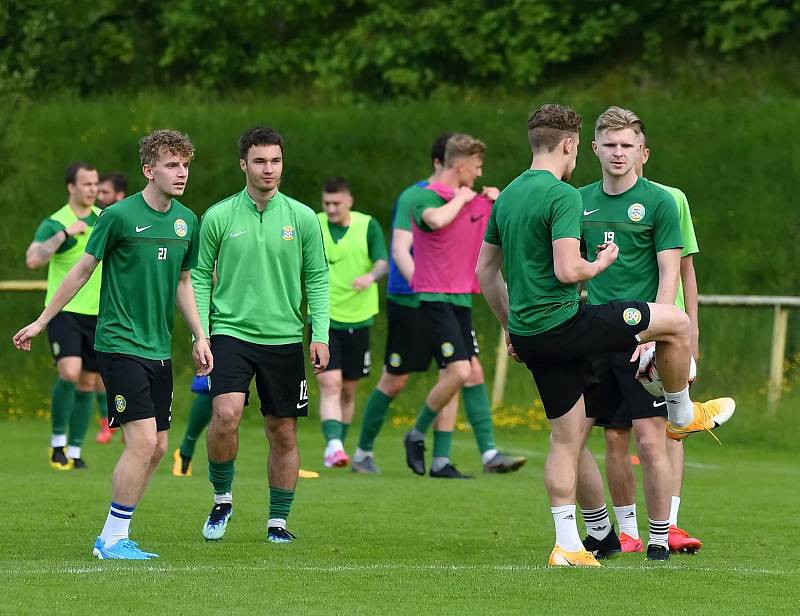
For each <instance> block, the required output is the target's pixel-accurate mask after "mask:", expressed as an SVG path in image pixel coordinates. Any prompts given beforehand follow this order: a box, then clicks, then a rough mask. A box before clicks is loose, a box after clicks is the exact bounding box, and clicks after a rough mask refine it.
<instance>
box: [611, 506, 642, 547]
mask: <svg viewBox="0 0 800 616" xmlns="http://www.w3.org/2000/svg"><path fill="white" fill-rule="evenodd" d="M614 516H615V517H616V518H617V524H619V532H621V533H625V534H626V535H628V536H629V537H632V538H633V539H638V538H639V524H638V522H637V521H636V503H633V504H632V505H625V506H624V507H614Z"/></svg>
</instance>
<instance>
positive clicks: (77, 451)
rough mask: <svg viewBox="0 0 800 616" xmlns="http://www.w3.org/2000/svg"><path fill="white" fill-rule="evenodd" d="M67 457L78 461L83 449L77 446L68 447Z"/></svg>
mask: <svg viewBox="0 0 800 616" xmlns="http://www.w3.org/2000/svg"><path fill="white" fill-rule="evenodd" d="M67 457H68V458H72V459H73V460H77V459H78V458H80V457H81V448H80V447H75V445H70V446H69V447H67Z"/></svg>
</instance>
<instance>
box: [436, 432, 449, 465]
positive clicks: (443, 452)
mask: <svg viewBox="0 0 800 616" xmlns="http://www.w3.org/2000/svg"><path fill="white" fill-rule="evenodd" d="M452 445H453V433H452V432H442V431H440V430H434V431H433V457H434V458H449V457H450V449H451V447H452Z"/></svg>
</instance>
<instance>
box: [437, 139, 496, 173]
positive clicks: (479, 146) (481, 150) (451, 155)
mask: <svg viewBox="0 0 800 616" xmlns="http://www.w3.org/2000/svg"><path fill="white" fill-rule="evenodd" d="M485 153H486V144H485V143H484V142H483V141H481V140H480V139H475V138H474V137H472V136H471V135H467V134H466V133H456V134H455V135H453V136H452V137H450V139H448V140H447V145H446V146H445V148H444V166H445V167H452V166H453V163H454V161H455V160H456V159H458V158H469V157H470V156H480V157H481V158H483V156H484V154H485Z"/></svg>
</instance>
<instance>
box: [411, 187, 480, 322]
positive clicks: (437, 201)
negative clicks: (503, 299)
mask: <svg viewBox="0 0 800 616" xmlns="http://www.w3.org/2000/svg"><path fill="white" fill-rule="evenodd" d="M445 203H447V201H445V200H444V199H442V198H441V197H440V196H439V195H437V194H436V193H435V192H433V191H432V190H428V189H427V188H423V189H421V191H420V192H418V193H414V195H413V201H412V216H413V218H414V222H415V223H416V224H417V227H419V229H420V231H422V232H423V233H430V232H431V231H432V229H431V228H430V227H429V226H428V225H427V224H425V221H424V220H422V214H423V212H425V210H429V209H431V208H437V207H442V206H443V205H444V204H445ZM399 209H400V208H399V207H398V210H399ZM417 297H419V299H420V301H422V302H445V303H448V304H453V305H455V306H463V307H464V308H472V295H471V294H469V293H417Z"/></svg>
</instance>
